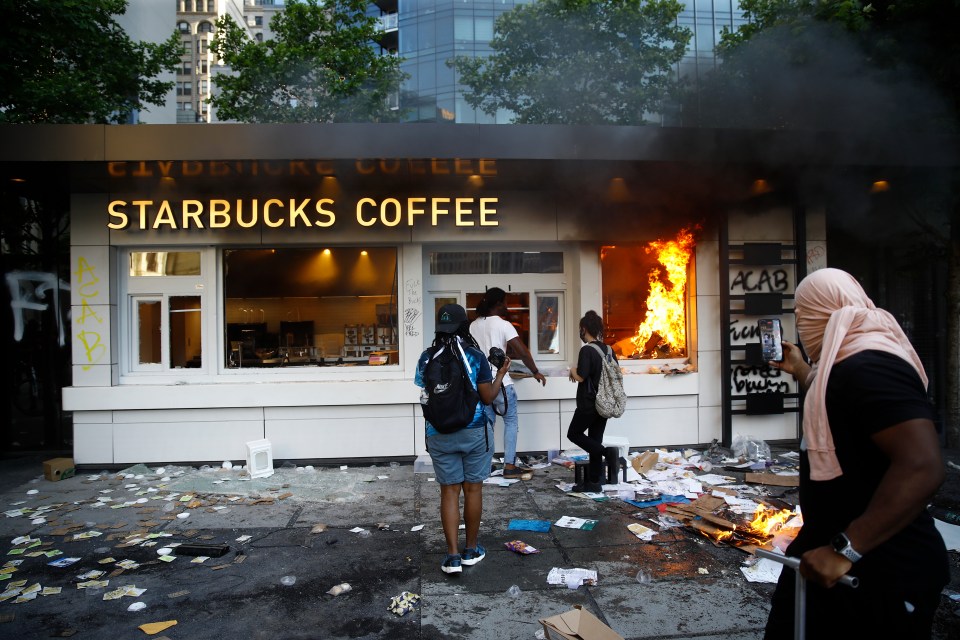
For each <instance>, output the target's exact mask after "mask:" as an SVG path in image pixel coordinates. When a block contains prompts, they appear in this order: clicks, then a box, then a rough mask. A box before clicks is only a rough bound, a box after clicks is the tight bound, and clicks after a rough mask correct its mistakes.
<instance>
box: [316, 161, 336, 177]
mask: <svg viewBox="0 0 960 640" xmlns="http://www.w3.org/2000/svg"><path fill="white" fill-rule="evenodd" d="M313 170H314V171H316V172H317V175H319V176H329V175H333V163H332V162H330V161H329V160H317V161H315V162H314V163H313Z"/></svg>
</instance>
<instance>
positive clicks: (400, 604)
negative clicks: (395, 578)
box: [387, 591, 420, 616]
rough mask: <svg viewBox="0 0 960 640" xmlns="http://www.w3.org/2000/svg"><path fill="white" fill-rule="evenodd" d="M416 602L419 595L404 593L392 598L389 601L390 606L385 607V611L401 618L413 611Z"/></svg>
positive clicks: (418, 600) (418, 599)
mask: <svg viewBox="0 0 960 640" xmlns="http://www.w3.org/2000/svg"><path fill="white" fill-rule="evenodd" d="M418 602H420V596H419V595H417V594H415V593H410V592H409V591H404V592H403V593H401V594H400V595H398V596H393V598H391V599H390V605H389V606H388V607H387V611H390V612H392V613H394V614H396V615H398V616H402V615H405V614H407V613H410V612H411V611H413V609H414V607H416V606H417V603H418Z"/></svg>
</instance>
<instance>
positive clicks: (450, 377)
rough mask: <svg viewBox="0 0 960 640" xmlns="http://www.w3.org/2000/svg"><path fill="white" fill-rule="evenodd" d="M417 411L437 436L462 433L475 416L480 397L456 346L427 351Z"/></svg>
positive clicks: (462, 355) (464, 355) (461, 352)
mask: <svg viewBox="0 0 960 640" xmlns="http://www.w3.org/2000/svg"><path fill="white" fill-rule="evenodd" d="M427 358H428V359H427V365H426V366H425V367H424V369H423V393H421V394H420V407H421V408H422V409H423V417H424V418H425V419H426V420H427V422H429V423H430V424H431V425H433V428H434V429H436V430H437V431H438V432H440V433H454V432H456V431H459V430H460V429H463V428H464V427H466V426H467V425H469V424H470V423H471V422H473V417H474V416H475V415H476V413H477V404H478V403H479V402H480V394H479V393H477V390H476V389H474V387H473V383H472V382H471V381H470V376H469V375H467V366H468V365H466V364H465V360H466V354H464V353H463V348H462V347H460V345H459V344H456V345H451V346H447V345H438V346H436V347H431V348H430V349H428V350H427Z"/></svg>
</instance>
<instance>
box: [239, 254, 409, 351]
mask: <svg viewBox="0 0 960 640" xmlns="http://www.w3.org/2000/svg"><path fill="white" fill-rule="evenodd" d="M223 273H224V276H223V278H224V282H223V287H222V289H223V292H224V303H223V307H224V316H225V318H226V327H225V332H224V334H225V335H224V339H225V353H226V362H225V366H226V367H227V368H228V369H243V368H247V367H257V368H262V367H290V366H314V367H315V366H317V365H321V366H323V365H347V364H349V365H360V366H363V365H368V364H388V363H389V364H392V363H396V362H398V361H399V358H398V356H399V351H398V334H397V326H398V324H397V250H396V249H395V248H389V247H367V248H363V247H329V248H322V247H318V248H310V249H303V248H283V249H234V250H227V251H225V252H224V256H223Z"/></svg>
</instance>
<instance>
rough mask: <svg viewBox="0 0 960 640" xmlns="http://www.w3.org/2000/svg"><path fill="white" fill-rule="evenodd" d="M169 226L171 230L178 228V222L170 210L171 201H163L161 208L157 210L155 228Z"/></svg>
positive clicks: (154, 221) (154, 220)
mask: <svg viewBox="0 0 960 640" xmlns="http://www.w3.org/2000/svg"><path fill="white" fill-rule="evenodd" d="M163 224H165V225H167V226H168V227H170V228H171V229H176V228H177V221H176V220H175V219H174V218H173V209H171V208H170V201H169V200H163V201H162V202H161V203H160V208H159V209H157V217H156V218H154V219H153V228H154V229H159V228H160V225H163Z"/></svg>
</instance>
